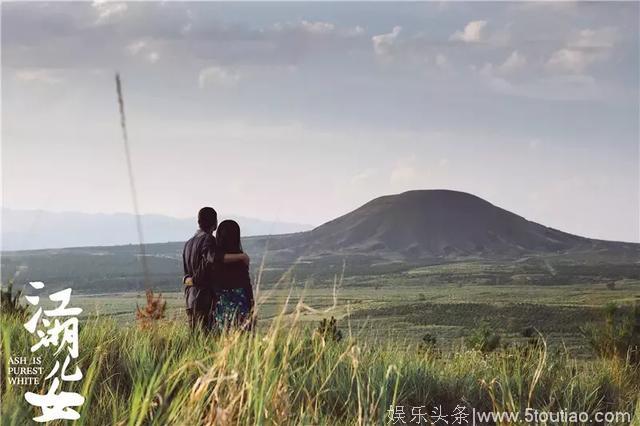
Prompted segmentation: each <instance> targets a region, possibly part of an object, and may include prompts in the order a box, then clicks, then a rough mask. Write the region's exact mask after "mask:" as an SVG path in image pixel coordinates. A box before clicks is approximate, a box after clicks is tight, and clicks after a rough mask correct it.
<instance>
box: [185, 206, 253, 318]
mask: <svg viewBox="0 0 640 426" xmlns="http://www.w3.org/2000/svg"><path fill="white" fill-rule="evenodd" d="M198 227H199V229H198V231H197V232H196V234H195V235H194V236H193V237H191V239H190V240H189V241H187V242H186V243H185V245H184V250H183V252H182V262H183V267H184V278H183V284H184V286H185V288H184V295H185V301H186V304H187V315H188V317H189V324H190V326H191V329H192V330H195V329H196V328H202V329H203V330H205V331H210V330H215V331H222V330H224V329H228V328H230V327H237V328H240V329H242V330H250V329H251V328H252V326H253V307H254V300H253V290H252V288H251V278H250V276H249V256H247V255H246V254H245V253H244V252H243V251H242V245H241V244H240V226H238V223H237V222H235V221H233V220H224V221H222V222H221V223H220V225H219V226H218V215H217V213H216V211H215V210H214V209H213V208H212V207H203V208H202V209H200V211H199V212H198ZM216 228H217V231H216ZM214 231H216V235H215V236H214V235H213V232H214Z"/></svg>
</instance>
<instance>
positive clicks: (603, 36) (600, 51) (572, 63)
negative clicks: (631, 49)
mask: <svg viewBox="0 0 640 426" xmlns="http://www.w3.org/2000/svg"><path fill="white" fill-rule="evenodd" d="M619 39H620V33H619V31H618V29H617V28H615V27H602V28H598V29H589V28H587V29H583V30H580V31H577V32H576V33H574V34H573V35H572V37H571V38H570V39H569V40H568V41H567V44H566V46H565V47H563V48H561V49H558V50H556V51H555V52H553V53H552V54H551V56H550V58H549V60H548V61H547V63H546V67H547V70H549V71H557V72H563V73H573V74H582V73H584V72H585V71H586V70H587V68H588V67H589V66H590V65H592V64H594V63H596V62H601V61H605V60H606V59H608V58H609V55H610V53H611V51H612V49H613V48H614V46H615V44H616V43H617V42H618V41H619Z"/></svg>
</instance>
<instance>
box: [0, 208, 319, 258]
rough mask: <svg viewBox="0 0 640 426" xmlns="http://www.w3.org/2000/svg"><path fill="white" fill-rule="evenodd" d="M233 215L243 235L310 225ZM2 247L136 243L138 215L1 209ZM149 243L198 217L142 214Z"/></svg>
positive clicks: (184, 230) (191, 225) (175, 237)
mask: <svg viewBox="0 0 640 426" xmlns="http://www.w3.org/2000/svg"><path fill="white" fill-rule="evenodd" d="M220 219H221V220H222V219H234V220H236V221H238V222H239V223H240V225H241V226H242V231H243V234H244V235H247V236H248V235H268V234H284V233H291V232H300V231H306V230H309V229H311V228H312V226H311V225H304V224H298V223H286V222H269V221H264V220H259V219H254V218H248V217H242V216H235V215H231V216H221V217H220ZM1 223H2V226H1V234H2V250H32V249H43V248H60V247H86V246H110V245H121V244H131V243H137V232H136V227H135V216H134V215H132V214H128V213H116V214H91V213H77V212H63V213H55V212H49V211H43V210H14V209H6V208H5V209H2V218H1ZM142 226H143V230H144V237H145V242H146V243H161V242H169V241H184V240H185V239H187V238H188V237H189V236H190V235H191V234H192V233H194V232H195V230H196V228H197V223H196V219H195V218H192V219H191V218H190V219H182V218H175V217H170V216H163V215H152V214H145V215H142Z"/></svg>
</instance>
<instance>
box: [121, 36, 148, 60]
mask: <svg viewBox="0 0 640 426" xmlns="http://www.w3.org/2000/svg"><path fill="white" fill-rule="evenodd" d="M146 46H147V42H146V41H144V40H138V41H134V42H131V43H129V44H128V45H127V47H126V48H125V50H126V51H127V53H129V54H130V55H131V56H136V55H137V54H138V53H140V51H141V50H143V49H144V48H145V47H146Z"/></svg>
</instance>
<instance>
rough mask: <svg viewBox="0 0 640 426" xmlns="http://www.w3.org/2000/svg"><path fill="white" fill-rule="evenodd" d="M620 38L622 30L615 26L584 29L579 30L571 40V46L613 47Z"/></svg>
mask: <svg viewBox="0 0 640 426" xmlns="http://www.w3.org/2000/svg"><path fill="white" fill-rule="evenodd" d="M619 40H620V32H619V31H618V29H617V28H615V27H603V28H599V29H595V30H592V29H589V28H587V29H584V30H580V31H578V32H577V33H576V34H574V35H573V37H572V38H571V39H570V40H569V43H568V45H569V47H581V48H588V47H605V48H609V47H613V46H614V45H615V44H616V43H617V42H618V41H619Z"/></svg>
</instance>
